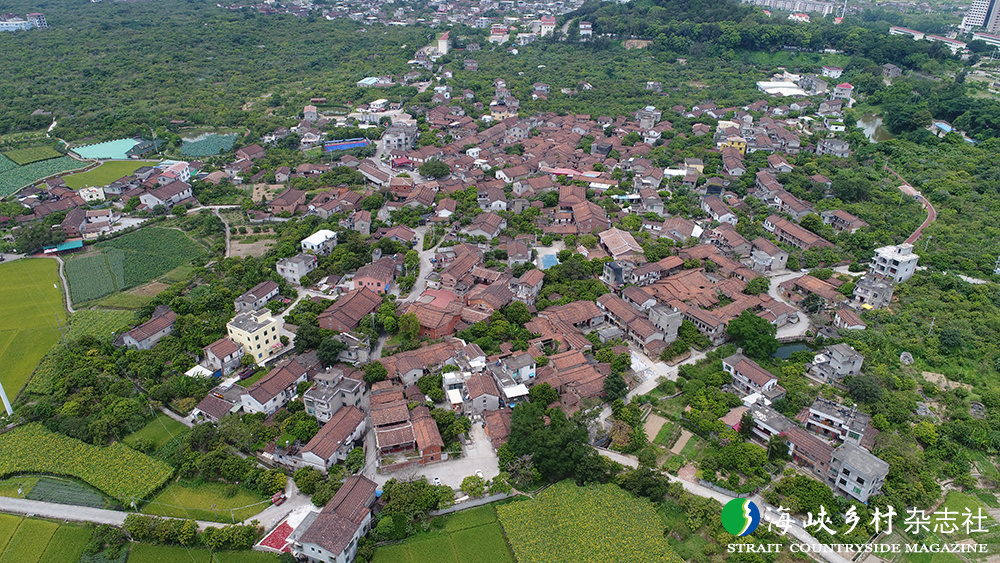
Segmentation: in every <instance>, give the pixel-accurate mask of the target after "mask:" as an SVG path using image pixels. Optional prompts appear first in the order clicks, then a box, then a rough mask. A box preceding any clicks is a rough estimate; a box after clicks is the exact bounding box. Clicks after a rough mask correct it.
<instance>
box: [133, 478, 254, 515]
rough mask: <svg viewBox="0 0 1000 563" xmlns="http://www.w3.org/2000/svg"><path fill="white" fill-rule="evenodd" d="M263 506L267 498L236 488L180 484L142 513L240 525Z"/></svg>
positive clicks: (168, 487)
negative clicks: (237, 523) (213, 506)
mask: <svg viewBox="0 0 1000 563" xmlns="http://www.w3.org/2000/svg"><path fill="white" fill-rule="evenodd" d="M230 493H234V494H230ZM266 502H268V499H267V498H265V497H263V496H261V495H258V494H256V493H253V492H250V491H248V490H246V489H244V488H242V487H239V486H236V485H227V484H225V483H200V484H195V483H186V482H183V481H182V482H180V483H171V484H170V485H168V486H167V488H165V489H163V491H161V492H160V493H159V494H158V495H156V496H155V497H153V499H152V500H151V501H149V504H147V505H146V506H144V507H143V509H142V511H143V512H145V513H147V514H154V515H157V516H168V517H171V518H194V519H195V520H207V521H210V522H234V521H235V522H239V521H240V520H244V519H246V518H249V517H250V516H253V515H254V514H257V513H258V512H260V511H261V510H263V509H264V508H267V507H266V505H265V503H266ZM212 505H215V508H214V510H213V508H212ZM230 510H232V512H230Z"/></svg>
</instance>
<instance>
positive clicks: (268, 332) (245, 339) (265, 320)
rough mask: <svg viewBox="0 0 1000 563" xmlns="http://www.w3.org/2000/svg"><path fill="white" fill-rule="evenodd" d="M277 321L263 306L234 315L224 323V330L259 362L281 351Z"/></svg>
mask: <svg viewBox="0 0 1000 563" xmlns="http://www.w3.org/2000/svg"><path fill="white" fill-rule="evenodd" d="M279 321H280V319H276V318H274V317H272V316H271V311H270V309H267V308H264V309H260V310H259V311H250V312H248V313H240V314H239V315H236V317H235V318H233V320H231V321H229V322H228V323H226V330H227V331H228V332H229V338H230V339H231V340H232V341H233V342H235V343H236V344H239V345H240V346H243V351H244V352H246V353H247V355H249V356H250V357H252V358H253V361H254V362H256V363H258V364H259V363H262V362H264V361H265V360H267V359H268V358H270V357H271V356H272V355H274V354H276V353H278V352H279V351H281V339H280V336H279V335H278V323H279Z"/></svg>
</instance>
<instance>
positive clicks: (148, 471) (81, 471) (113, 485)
mask: <svg viewBox="0 0 1000 563" xmlns="http://www.w3.org/2000/svg"><path fill="white" fill-rule="evenodd" d="M21 473H54V474H58V475H69V476H71V477H76V478H78V479H81V480H83V481H84V482H86V483H89V484H90V485H92V486H94V487H95V488H97V489H98V490H101V491H103V492H105V493H106V494H108V495H109V496H112V497H114V498H117V499H118V500H120V501H122V502H123V503H129V504H130V503H131V501H132V500H133V499H136V500H140V499H144V498H147V497H148V496H149V495H150V493H152V492H153V491H155V490H156V489H158V488H159V487H160V486H161V485H163V484H164V483H165V482H166V481H167V479H169V478H170V476H171V474H172V473H173V469H172V468H171V467H170V466H169V465H167V464H166V463H164V462H162V461H158V460H155V459H153V458H151V457H149V456H147V455H145V454H142V453H139V452H137V451H135V450H133V449H131V448H128V447H126V446H124V445H122V444H119V443H115V444H112V445H111V446H108V447H106V448H101V447H97V446H91V445H89V444H85V443H84V442H81V441H79V440H76V439H73V438H70V437H68V436H63V435H61V434H55V433H53V432H50V431H49V430H47V429H46V428H45V427H44V426H42V425H41V424H40V423H31V424H27V425H25V426H21V427H19V428H15V429H14V430H11V431H10V432H7V433H6V434H3V435H0V477H7V476H10V475H17V474H21Z"/></svg>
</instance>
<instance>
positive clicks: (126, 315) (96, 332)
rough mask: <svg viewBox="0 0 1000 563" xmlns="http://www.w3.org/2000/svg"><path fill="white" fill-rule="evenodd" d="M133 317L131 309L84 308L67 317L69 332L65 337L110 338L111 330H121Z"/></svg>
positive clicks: (71, 338) (72, 338)
mask: <svg viewBox="0 0 1000 563" xmlns="http://www.w3.org/2000/svg"><path fill="white" fill-rule="evenodd" d="M134 318H135V313H133V312H132V311H117V310H107V309H84V310H82V311H77V312H75V313H73V316H71V317H70V318H69V332H68V333H67V334H66V338H67V339H69V340H76V339H78V338H80V337H81V336H96V337H98V338H110V337H111V332H112V331H115V332H116V333H118V332H121V331H122V329H124V328H126V327H128V326H129V325H130V324H131V323H132V321H133V320H134Z"/></svg>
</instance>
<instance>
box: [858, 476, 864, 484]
mask: <svg viewBox="0 0 1000 563" xmlns="http://www.w3.org/2000/svg"><path fill="white" fill-rule="evenodd" d="M856 479H857V481H858V484H859V485H864V484H865V480H864V479H862V478H861V477H857V478H856Z"/></svg>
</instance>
